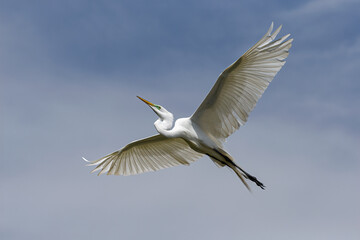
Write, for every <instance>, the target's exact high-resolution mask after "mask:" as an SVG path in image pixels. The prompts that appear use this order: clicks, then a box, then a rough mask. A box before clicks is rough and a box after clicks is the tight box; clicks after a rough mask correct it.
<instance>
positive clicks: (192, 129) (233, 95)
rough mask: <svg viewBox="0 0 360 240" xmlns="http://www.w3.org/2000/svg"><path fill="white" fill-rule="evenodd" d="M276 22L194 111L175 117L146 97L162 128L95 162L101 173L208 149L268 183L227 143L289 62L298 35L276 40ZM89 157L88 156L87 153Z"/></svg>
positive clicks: (243, 175) (188, 159) (164, 163)
mask: <svg viewBox="0 0 360 240" xmlns="http://www.w3.org/2000/svg"><path fill="white" fill-rule="evenodd" d="M281 27H282V26H280V27H279V28H278V29H276V30H275V31H274V32H273V33H272V30H273V23H271V26H270V28H269V30H268V32H267V33H266V34H265V36H264V37H262V38H261V39H260V41H258V42H257V43H256V44H255V45H254V46H253V47H251V48H250V49H249V50H248V51H247V52H245V54H244V55H243V56H241V57H240V58H239V59H238V60H237V61H235V62H234V63H233V64H231V65H230V66H229V67H228V68H227V69H225V71H223V72H222V73H221V74H220V76H219V78H218V79H217V81H216V83H215V85H214V86H213V88H212V89H211V91H210V92H209V94H208V95H207V96H206V98H205V100H204V101H203V102H202V103H201V105H200V107H199V108H198V109H197V110H196V111H195V113H194V114H193V115H192V116H191V117H187V118H180V119H177V120H176V121H175V124H174V116H173V114H172V113H170V112H169V111H167V110H166V109H165V108H164V107H163V106H160V105H156V104H153V103H151V102H149V101H147V100H145V99H143V98H141V97H138V98H139V99H141V100H142V101H144V102H145V103H146V104H147V105H148V106H149V107H150V108H151V109H152V110H153V111H154V112H155V113H156V114H157V115H158V117H159V119H158V120H156V121H155V123H154V125H155V128H156V130H157V131H158V133H159V134H157V135H154V136H151V137H148V138H144V139H141V140H137V141H134V142H131V143H130V144H128V145H126V146H125V147H124V148H122V149H120V150H118V151H116V152H113V153H111V154H109V155H106V156H105V157H102V158H100V159H98V160H95V161H92V162H89V161H88V162H89V164H88V166H96V168H95V169H94V170H93V171H92V172H95V171H97V170H100V172H99V174H98V175H100V174H103V173H106V172H107V174H108V175H134V174H139V173H144V172H149V171H157V170H159V169H163V168H168V167H173V166H177V165H189V164H190V163H192V162H194V161H195V160H197V159H199V158H201V157H202V156H203V155H207V156H209V157H210V159H211V160H212V161H214V163H215V164H216V165H217V166H219V167H224V166H227V167H229V168H230V169H232V170H233V171H234V172H235V173H236V174H237V176H238V177H239V178H240V179H241V181H242V182H243V183H244V185H245V186H246V187H247V189H248V190H250V187H249V186H248V184H247V182H246V179H247V180H251V181H253V182H255V183H256V184H257V185H258V186H259V187H261V188H262V189H264V187H265V186H264V185H263V184H262V183H261V182H260V181H258V180H257V179H256V177H254V176H252V175H250V174H249V173H247V172H246V171H244V170H243V169H242V168H241V167H239V166H238V165H237V164H236V163H235V161H234V159H233V158H232V157H231V156H230V154H228V153H227V152H226V151H225V150H224V149H223V143H224V141H225V139H226V138H227V137H229V136H230V135H231V134H233V133H234V132H235V131H236V130H237V129H239V127H240V126H242V125H244V124H245V122H246V121H247V118H248V115H249V113H250V112H251V111H252V110H253V109H254V107H255V105H256V102H257V101H258V100H259V98H260V97H261V95H262V94H263V93H264V91H265V89H266V88H267V86H268V85H269V83H270V82H271V81H272V79H273V78H274V77H275V75H276V74H277V72H278V71H279V70H280V69H281V67H282V66H283V65H284V64H285V59H286V57H287V56H288V54H289V49H290V47H291V43H292V41H293V39H289V40H287V41H285V40H286V39H287V38H288V37H289V36H290V34H288V35H286V36H284V37H282V38H280V39H277V40H274V39H275V38H276V36H277V34H278V33H279V32H280V30H281ZM84 160H85V161H87V160H86V159H85V158H84Z"/></svg>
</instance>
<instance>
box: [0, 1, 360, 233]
mask: <svg viewBox="0 0 360 240" xmlns="http://www.w3.org/2000/svg"><path fill="white" fill-rule="evenodd" d="M359 9H360V2H359V1H358V0H315V1H296V2H295V1H285V0H277V1H265V0H263V1H250V0H249V1H231V0H222V1H187V0H183V1H171V0H168V1H146V0H143V1H70V0H67V1H66V0H65V1H40V0H39V1H25V0H24V1H6V0H5V1H0V159H1V160H0V161H1V168H0V238H1V239H9V240H11V239H55V240H57V239H157V240H158V239H208V240H215V239H216V240H218V239H280V240H282V239H284V240H285V239H286V240H288V239H292V240H296V239H307V240H308V239H314V240H315V239H316V240H317V239H328V240H331V239H350V240H352V239H354V240H355V239H359V238H360V228H359V226H360V206H359V202H360V188H359V183H360V128H359V122H360V111H359V105H360V98H359V93H360V79H359V76H360V28H359V22H360V15H359ZM272 21H274V23H275V26H278V25H280V24H283V30H282V32H281V33H280V35H285V34H287V33H291V34H292V37H293V38H294V43H293V47H292V49H291V52H290V55H289V57H288V59H287V63H286V64H285V66H284V68H283V69H282V70H281V71H280V73H279V74H278V75H277V76H276V78H275V79H274V81H273V82H272V83H271V85H270V86H269V88H268V89H267V91H266V92H265V94H264V95H263V97H262V98H261V99H260V101H259V103H258V105H257V107H256V108H255V110H254V111H253V112H252V114H251V115H250V118H249V121H248V123H247V124H246V125H245V126H244V127H242V128H241V129H240V130H239V131H238V132H236V133H235V134H234V135H233V136H231V137H230V138H229V140H228V142H227V144H226V149H227V151H228V152H230V153H231V154H232V155H233V157H234V158H235V159H236V161H237V162H238V164H239V165H240V166H242V167H243V168H244V169H246V170H248V171H249V172H250V173H252V174H254V175H255V176H257V177H258V178H259V179H260V180H261V181H262V182H263V183H264V184H265V185H266V186H267V189H266V190H265V191H263V190H261V189H258V188H256V187H255V186H253V193H249V192H248V191H247V190H246V188H245V187H244V186H243V185H242V183H241V182H240V181H239V179H238V178H237V177H236V175H235V174H234V173H233V172H231V171H229V170H227V169H220V168H217V167H216V166H215V165H214V164H213V163H212V162H211V161H209V159H208V158H202V159H200V160H199V161H197V162H195V163H194V164H192V165H191V166H190V167H186V166H181V167H177V168H171V169H166V170H162V171H159V172H155V173H146V174H143V175H138V176H130V177H121V176H101V177H97V176H96V175H94V174H89V172H90V170H91V168H89V167H85V166H84V165H85V164H84V162H83V161H82V159H81V157H82V156H85V157H87V158H88V159H91V160H93V159H96V158H99V157H101V156H103V155H105V154H107V153H109V152H112V151H115V150H117V149H119V148H121V147H122V146H124V145H125V144H127V143H128V142H130V141H132V140H135V139H138V138H142V137H146V136H149V135H152V134H154V133H155V129H154V127H153V122H154V121H155V120H156V116H155V115H154V114H153V112H152V111H150V110H149V109H148V108H147V107H146V106H145V105H144V104H143V103H141V102H140V101H139V100H138V99H137V98H136V97H135V96H136V95H139V96H142V97H144V98H147V99H149V100H151V101H153V102H155V103H157V104H161V105H163V106H165V107H166V108H167V109H168V110H170V111H172V112H173V113H174V114H175V117H184V116H189V115H191V114H192V112H193V111H194V110H195V109H196V108H197V106H198V105H199V104H200V102H201V101H202V100H203V98H204V97H205V96H206V94H207V92H208V91H209V89H210V88H211V86H212V85H213V84H214V82H215V81H216V78H217V76H218V75H219V74H220V73H221V71H222V70H223V69H225V68H226V67H227V66H228V65H229V64H231V63H232V62H233V61H235V60H236V59H237V58H238V57H240V56H241V55H242V53H244V52H245V51H246V50H247V48H249V47H251V46H252V45H253V44H254V43H255V42H256V41H257V40H259V39H260V38H261V37H262V36H263V34H264V33H265V32H266V31H267V29H268V27H269V25H270V23H271V22H272Z"/></svg>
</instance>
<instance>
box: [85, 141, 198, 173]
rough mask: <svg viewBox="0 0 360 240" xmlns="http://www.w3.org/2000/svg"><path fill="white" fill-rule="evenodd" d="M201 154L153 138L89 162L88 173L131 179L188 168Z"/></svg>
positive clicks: (188, 148) (187, 147)
mask: <svg viewBox="0 0 360 240" xmlns="http://www.w3.org/2000/svg"><path fill="white" fill-rule="evenodd" d="M202 155H203V154H200V153H198V152H195V151H194V150H192V149H191V148H190V146H189V145H188V144H187V143H186V142H185V140H183V139H181V138H166V137H164V136H162V135H155V136H152V137H148V138H144V139H141V140H138V141H135V142H132V143H130V144H128V145H126V146H125V147H124V148H122V149H121V150H119V151H116V152H113V153H111V154H108V155H106V156H105V157H102V158H100V159H97V160H95V161H92V162H90V163H89V164H87V165H88V166H96V167H95V168H94V170H92V171H91V172H92V173H93V172H96V171H99V170H100V171H99V173H98V175H101V174H103V173H105V172H107V174H108V175H134V174H139V173H143V172H149V171H157V170H160V169H163V168H169V167H173V166H178V165H189V164H190V163H191V162H193V161H195V160H197V159H198V158H200V157H201V156H202Z"/></svg>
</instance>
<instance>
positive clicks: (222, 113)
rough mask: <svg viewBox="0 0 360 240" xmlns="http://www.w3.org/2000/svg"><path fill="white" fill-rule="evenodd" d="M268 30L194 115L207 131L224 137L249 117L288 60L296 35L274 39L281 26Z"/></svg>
mask: <svg viewBox="0 0 360 240" xmlns="http://www.w3.org/2000/svg"><path fill="white" fill-rule="evenodd" d="M272 30H273V23H272V24H271V26H270V28H269V30H268V32H267V33H266V34H265V36H264V37H263V38H261V39H260V41H259V42H257V43H256V44H255V45H254V46H253V47H251V48H250V49H249V50H248V51H247V52H245V54H244V55H243V56H242V57H240V58H239V59H238V60H237V61H235V62H234V63H233V64H231V65H230V66H229V67H228V68H227V69H225V71H224V72H223V73H222V74H221V75H220V76H219V78H218V80H217V81H216V83H215V85H214V86H213V88H212V89H211V91H210V92H209V94H208V95H207V96H206V98H205V100H204V101H203V102H202V103H201V105H200V107H199V108H198V109H197V110H196V111H195V113H194V114H193V115H192V116H191V120H192V121H193V122H195V123H196V124H197V125H198V126H199V127H200V128H201V129H202V130H203V131H204V132H206V133H207V134H208V135H210V136H212V137H213V138H215V139H219V140H220V141H222V142H223V141H224V140H225V139H226V138H227V137H228V136H230V135H231V134H233V133H234V132H235V131H236V130H237V129H239V127H240V126H241V125H243V124H245V122H246V121H247V119H248V116H249V114H250V112H251V111H252V110H253V109H254V107H255V105H256V103H257V101H258V100H259V99H260V97H261V96H262V94H263V93H264V91H265V89H266V88H267V86H268V85H269V83H270V82H271V81H272V80H273V78H274V77H275V75H276V74H277V73H278V72H279V70H280V69H281V67H282V66H283V65H284V64H285V58H286V57H287V56H288V54H289V49H290V47H291V43H292V41H293V39H290V40H287V41H285V40H286V39H287V38H288V37H289V36H290V34H288V35H286V36H284V37H282V38H280V39H278V40H275V41H274V39H275V38H276V36H277V35H278V33H279V32H280V30H281V26H280V27H279V28H278V29H276V30H275V31H274V32H273V33H272Z"/></svg>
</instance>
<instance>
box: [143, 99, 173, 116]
mask: <svg viewBox="0 0 360 240" xmlns="http://www.w3.org/2000/svg"><path fill="white" fill-rule="evenodd" d="M137 97H138V98H139V99H140V100H141V101H143V102H144V103H146V104H147V105H148V106H149V107H150V108H151V109H152V110H153V111H154V112H155V113H156V115H158V116H159V118H161V119H168V118H173V115H172V114H171V113H170V112H169V111H167V110H166V109H165V108H164V107H162V106H160V105H156V104H153V103H151V102H149V101H148V100H145V99H143V98H141V97H139V96H137Z"/></svg>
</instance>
